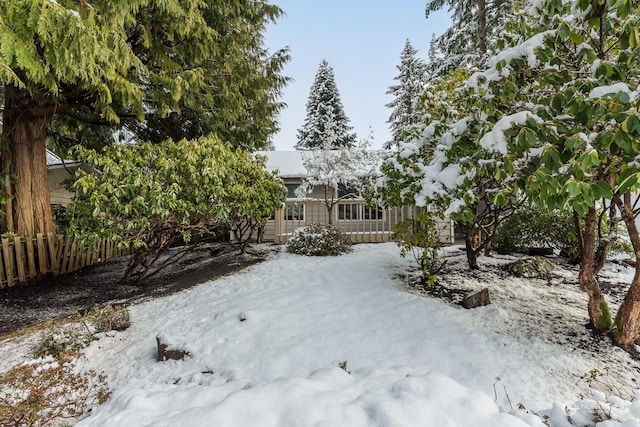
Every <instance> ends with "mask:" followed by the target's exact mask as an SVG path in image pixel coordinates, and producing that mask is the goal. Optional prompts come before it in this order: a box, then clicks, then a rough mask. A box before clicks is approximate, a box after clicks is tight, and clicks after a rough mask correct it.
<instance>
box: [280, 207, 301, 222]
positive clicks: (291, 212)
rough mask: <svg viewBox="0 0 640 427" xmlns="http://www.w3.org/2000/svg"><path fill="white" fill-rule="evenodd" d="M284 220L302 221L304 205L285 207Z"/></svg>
mask: <svg viewBox="0 0 640 427" xmlns="http://www.w3.org/2000/svg"><path fill="white" fill-rule="evenodd" d="M284 219H285V220H287V221H304V205H299V204H297V203H296V204H294V205H287V207H286V209H285V212H284Z"/></svg>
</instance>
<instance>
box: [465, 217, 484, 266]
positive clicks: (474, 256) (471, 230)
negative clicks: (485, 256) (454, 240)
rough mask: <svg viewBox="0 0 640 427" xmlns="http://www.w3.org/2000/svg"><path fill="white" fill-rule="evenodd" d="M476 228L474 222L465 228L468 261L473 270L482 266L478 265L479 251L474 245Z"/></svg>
mask: <svg viewBox="0 0 640 427" xmlns="http://www.w3.org/2000/svg"><path fill="white" fill-rule="evenodd" d="M475 232H476V228H475V227H474V226H473V224H466V225H465V228H464V246H465V250H466V252H467V263H468V264H469V268H470V269H472V270H478V269H479V268H480V266H479V265H478V252H477V251H476V246H474V243H475V242H474V240H475V236H476V234H475Z"/></svg>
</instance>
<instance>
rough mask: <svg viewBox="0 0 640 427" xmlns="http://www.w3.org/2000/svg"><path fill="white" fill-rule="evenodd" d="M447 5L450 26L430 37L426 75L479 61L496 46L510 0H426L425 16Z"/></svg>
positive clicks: (440, 73) (436, 74) (474, 63)
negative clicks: (427, 71)
mask: <svg viewBox="0 0 640 427" xmlns="http://www.w3.org/2000/svg"><path fill="white" fill-rule="evenodd" d="M445 6H448V7H449V9H448V10H449V12H450V15H451V19H452V22H453V24H452V26H451V27H449V28H448V29H447V30H445V32H444V33H442V34H441V35H440V36H438V37H434V38H433V39H432V40H431V48H430V50H429V59H430V62H429V64H428V68H429V74H430V75H432V76H433V77H439V76H442V75H444V74H446V73H447V72H449V71H450V70H452V69H454V68H457V67H458V66H460V65H477V64H479V63H480V64H481V63H482V62H483V61H484V60H485V58H486V55H487V53H488V52H491V51H493V50H494V49H495V47H496V38H497V36H498V34H499V33H500V31H501V30H502V29H503V28H504V27H503V20H504V19H505V15H506V13H507V12H508V11H509V10H510V9H511V1H510V0H493V1H492V0H473V1H470V0H429V1H428V2H427V5H426V8H425V16H426V17H427V18H429V16H430V15H431V14H432V13H433V12H436V11H438V10H441V9H443V8H444V7H445Z"/></svg>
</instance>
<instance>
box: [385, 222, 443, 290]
mask: <svg viewBox="0 0 640 427" xmlns="http://www.w3.org/2000/svg"><path fill="white" fill-rule="evenodd" d="M391 238H392V239H393V240H396V241H397V242H398V246H399V247H400V255H401V256H402V257H406V256H407V255H408V254H409V253H411V255H413V258H414V259H415V260H416V262H417V263H418V266H419V267H420V271H421V272H422V277H423V279H424V281H425V283H427V284H429V285H432V284H433V283H435V281H436V280H437V278H438V276H437V274H438V273H439V272H440V270H442V268H443V267H444V264H445V263H444V262H441V261H439V259H438V256H439V249H440V246H441V245H440V243H439V242H438V238H439V233H438V227H437V225H436V222H435V220H434V218H433V217H432V216H431V215H430V213H429V212H426V211H424V210H421V211H419V212H418V213H417V215H416V216H415V217H414V218H411V219H407V220H404V221H402V222H399V223H398V224H396V225H395V226H394V227H393V231H392V234H391Z"/></svg>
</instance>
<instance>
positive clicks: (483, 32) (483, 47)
mask: <svg viewBox="0 0 640 427" xmlns="http://www.w3.org/2000/svg"><path fill="white" fill-rule="evenodd" d="M476 4H477V5H478V59H479V60H480V62H482V61H483V60H484V57H485V55H486V54H487V4H486V0H476Z"/></svg>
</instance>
